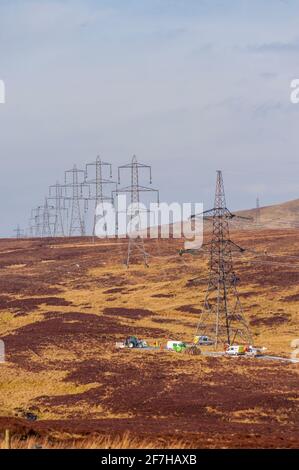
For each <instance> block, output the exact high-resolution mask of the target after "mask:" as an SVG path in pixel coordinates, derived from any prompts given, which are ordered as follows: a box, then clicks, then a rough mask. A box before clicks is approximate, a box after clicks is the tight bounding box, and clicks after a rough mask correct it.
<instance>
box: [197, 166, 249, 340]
mask: <svg viewBox="0 0 299 470" xmlns="http://www.w3.org/2000/svg"><path fill="white" fill-rule="evenodd" d="M203 215H204V218H206V219H208V220H212V223H213V230H212V239H211V241H210V243H209V244H208V245H209V246H210V274H209V284H208V289H207V292H206V296H205V301H204V308H203V312H202V314H201V317H200V320H199V324H198V328H197V334H198V335H200V336H208V337H209V338H210V339H211V340H212V341H213V342H214V346H215V348H216V349H217V347H218V346H219V344H223V345H225V344H229V345H231V344H233V343H236V342H243V343H251V341H252V339H251V335H250V332H249V328H248V325H247V323H246V321H245V319H244V315H243V310H242V306H241V302H240V298H239V294H238V291H237V281H238V278H237V275H236V273H235V271H234V267H233V256H232V252H233V251H239V252H240V251H241V252H242V251H244V250H243V248H241V247H239V246H238V245H236V244H235V243H234V242H232V241H231V239H230V233H229V221H230V220H231V219H232V218H234V217H237V216H235V215H234V214H232V213H231V212H230V211H229V210H228V209H227V207H226V201H225V193H224V185H223V179H222V173H221V171H220V170H218V171H217V181H216V193H215V203H214V208H213V209H211V210H209V211H205V212H204V213H203ZM242 218H243V217H242Z"/></svg>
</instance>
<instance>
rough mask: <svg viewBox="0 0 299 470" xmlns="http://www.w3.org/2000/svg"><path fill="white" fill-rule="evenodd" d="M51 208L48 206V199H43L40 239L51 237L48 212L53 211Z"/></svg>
mask: <svg viewBox="0 0 299 470" xmlns="http://www.w3.org/2000/svg"><path fill="white" fill-rule="evenodd" d="M53 209H54V207H53V206H49V203H48V199H47V198H45V204H44V206H43V228H42V237H52V231H51V220H50V217H51V216H50V210H53Z"/></svg>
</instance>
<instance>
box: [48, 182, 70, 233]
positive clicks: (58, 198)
mask: <svg viewBox="0 0 299 470" xmlns="http://www.w3.org/2000/svg"><path fill="white" fill-rule="evenodd" d="M63 189H64V187H63V186H62V185H61V184H59V182H58V181H57V182H56V184H53V185H52V186H50V187H49V197H48V200H50V201H54V207H55V219H54V228H53V237H64V236H65V230H66V228H65V226H66V224H64V221H65V217H64V215H65V214H66V212H67V208H66V207H65V204H64V202H65V200H64V195H65V191H63Z"/></svg>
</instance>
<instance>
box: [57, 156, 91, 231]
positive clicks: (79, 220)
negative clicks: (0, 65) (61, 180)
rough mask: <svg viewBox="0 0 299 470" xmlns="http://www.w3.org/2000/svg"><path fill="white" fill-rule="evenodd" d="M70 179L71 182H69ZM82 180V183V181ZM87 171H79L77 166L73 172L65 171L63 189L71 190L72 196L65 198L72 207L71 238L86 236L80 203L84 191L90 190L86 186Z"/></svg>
mask: <svg viewBox="0 0 299 470" xmlns="http://www.w3.org/2000/svg"><path fill="white" fill-rule="evenodd" d="M69 179H70V181H69ZM80 180H81V181H80ZM84 180H85V171H84V170H78V169H77V167H76V165H74V166H73V168H72V169H71V170H67V171H65V184H64V185H63V187H64V188H65V189H66V190H67V189H70V192H71V195H70V196H65V197H64V199H65V200H68V201H69V202H70V205H71V219H70V227H69V236H70V237H71V236H74V235H76V234H77V235H79V236H81V237H84V236H85V222H84V216H83V215H82V213H81V207H80V203H81V201H82V200H84V199H85V198H84V195H83V191H84V190H85V189H88V191H90V187H89V185H87V184H85V181H84Z"/></svg>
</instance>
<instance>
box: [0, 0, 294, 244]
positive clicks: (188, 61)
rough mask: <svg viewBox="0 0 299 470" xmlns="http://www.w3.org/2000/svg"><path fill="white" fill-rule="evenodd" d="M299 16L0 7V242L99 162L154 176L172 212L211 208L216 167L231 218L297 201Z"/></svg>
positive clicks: (215, 8)
mask: <svg viewBox="0 0 299 470" xmlns="http://www.w3.org/2000/svg"><path fill="white" fill-rule="evenodd" d="M298 17H299V2H298V1H297V0H98V1H96V0H71V1H68V0H53V1H50V0H35V1H33V0H0V79H2V80H4V82H5V86H6V103H5V104H0V161H1V182H0V214H1V223H0V236H12V235H13V230H14V228H15V227H16V226H17V224H20V225H21V226H22V227H23V228H24V229H25V228H26V227H27V225H28V218H29V216H30V211H31V209H32V208H33V207H35V206H37V205H39V204H42V203H43V200H44V197H45V196H46V195H47V193H48V186H49V185H51V184H54V183H55V182H56V181H57V180H60V181H61V182H63V179H64V171H65V170H67V169H69V168H71V167H72V166H73V164H74V163H76V164H77V166H78V167H79V168H83V167H84V165H85V163H87V162H90V161H94V160H95V158H96V156H97V155H98V154H99V155H101V157H102V158H103V159H104V160H106V161H109V162H111V163H112V165H113V169H114V176H116V170H117V167H118V166H119V165H123V164H126V163H128V162H129V161H130V159H131V158H132V156H133V154H136V155H137V158H138V160H139V161H140V162H143V163H146V164H149V165H152V171H153V186H154V187H156V188H159V190H160V199H161V200H162V201H167V202H172V201H178V202H191V201H192V202H199V203H200V202H203V203H204V207H205V209H208V208H210V207H211V206H212V204H213V194H214V186H215V179H216V170H218V169H221V170H222V171H223V176H224V182H225V189H226V194H227V204H228V207H229V208H230V209H232V210H238V209H243V208H251V207H254V206H255V201H256V197H257V196H259V198H260V204H261V205H262V206H263V205H268V204H274V203H278V202H282V201H286V200H290V199H296V198H298V197H299V181H298V180H299V178H298V175H299V158H298V155H299V139H298V135H299V104H297V105H295V104H292V103H291V102H290V93H291V89H290V83H291V81H292V80H293V79H294V78H299V60H298V59H299V32H298ZM123 183H124V184H126V183H127V182H126V181H124V182H123ZM141 183H142V184H147V183H148V181H146V179H144V180H142V181H141Z"/></svg>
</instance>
